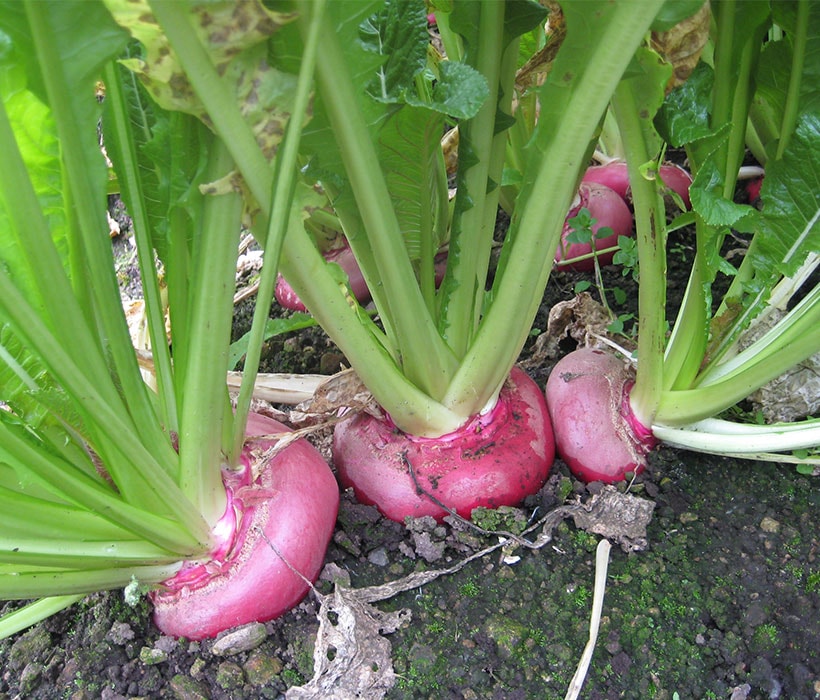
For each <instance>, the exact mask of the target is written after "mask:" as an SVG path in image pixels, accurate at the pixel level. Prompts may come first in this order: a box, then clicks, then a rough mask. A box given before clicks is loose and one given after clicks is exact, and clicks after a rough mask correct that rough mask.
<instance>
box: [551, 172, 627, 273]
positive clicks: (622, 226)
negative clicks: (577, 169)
mask: <svg viewBox="0 0 820 700" xmlns="http://www.w3.org/2000/svg"><path fill="white" fill-rule="evenodd" d="M581 209H587V210H588V211H589V213H590V215H591V216H592V218H593V219H594V220H595V223H594V224H592V227H591V230H592V232H593V233H594V234H596V238H595V239H594V245H595V249H596V250H605V249H606V248H612V247H614V246H617V245H618V237H619V236H629V235H631V233H632V212H631V211H629V207H628V206H627V205H626V203H625V202H624V200H623V199H622V198H621V197H620V196H619V195H618V193H617V192H615V191H614V190H612V189H610V188H609V187H606V186H605V185H599V184H597V183H594V182H582V183H581V185H580V187H579V188H578V201H577V202H576V203H575V204H574V206H573V207H572V209H570V211H569V213H568V214H567V218H566V220H565V222H564V230H563V232H562V233H561V244H560V245H559V246H558V250H556V251H555V263H556V265H557V266H558V267H559V268H569V269H571V270H576V271H579V272H588V271H590V270H593V269H594V268H595V262H594V260H593V258H592V257H589V258H586V259H584V260H577V261H574V262H569V261H570V260H573V259H574V258H577V257H580V256H582V255H588V254H590V253H592V246H593V243H592V242H587V243H574V242H570V241H568V237H569V236H570V235H571V234H572V233H573V230H574V229H573V226H572V224H571V223H570V220H571V219H572V218H574V217H576V216H578V214H579V212H580V211H581ZM603 227H608V228H610V229H612V233H611V234H610V235H607V236H604V237H602V238H598V237H597V233H598V231H599V230H600V229H601V228H603ZM614 255H615V251H614V250H612V251H609V252H606V253H601V254H600V255H598V256H597V258H598V264H599V265H609V264H610V263H611V262H612V258H613V257H614Z"/></svg>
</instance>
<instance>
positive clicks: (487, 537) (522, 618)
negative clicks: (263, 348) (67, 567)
mask: <svg viewBox="0 0 820 700" xmlns="http://www.w3.org/2000/svg"><path fill="white" fill-rule="evenodd" d="M118 245H119V246H120V247H119V248H118V250H119V252H120V254H121V256H126V257H127V252H128V251H127V248H124V247H122V245H123V244H121V243H120V244H118ZM670 251H671V252H670V264H671V266H672V269H673V270H674V269H675V265H673V264H672V263H673V262H674V260H675V259H676V256H678V257H681V258H682V259H685V258H686V257H687V254H688V252H690V251H691V246H690V244H689V242H688V240H687V238H686V235H685V234H679V235H678V236H677V237H676V238H675V239H674V240H672V242H671V245H670ZM678 267H679V269H681V270H685V263H684V264H683V265H681V266H678ZM127 279H128V275H127V274H124V275H123V281H124V282H125V281H127ZM582 279H586V278H585V277H583V276H582V275H579V274H576V273H555V274H553V276H552V278H551V281H550V285H549V287H548V289H547V292H546V294H545V297H544V304H543V306H542V310H541V312H540V313H539V316H538V318H537V319H536V323H535V328H536V329H539V330H540V329H543V328H544V327H545V324H546V314H547V313H548V311H549V309H550V308H551V306H552V305H553V304H554V303H555V302H556V301H557V300H560V299H568V298H570V297H571V296H572V293H573V287H574V285H575V284H576V283H577V282H578V281H579V280H582ZM606 280H607V285H608V286H611V287H615V286H620V287H622V288H624V289H625V291H626V292H627V294H626V300H625V301H624V303H623V304H618V305H617V311H618V312H619V313H626V314H628V313H633V314H634V313H636V309H635V308H634V300H635V294H634V289H633V288H631V287H630V281H629V278H628V277H622V276H621V274H620V271H618V270H613V271H611V272H609V273H608V274H607V277H606ZM684 283H685V280H684V279H683V278H680V277H676V276H675V275H672V277H670V285H669V286H670V299H671V302H670V303H672V304H674V303H675V302H676V300H679V299H680V295H681V294H682V291H683V285H684ZM246 317H247V309H246V308H245V307H239V308H238V310H237V318H236V324H235V329H234V332H235V334H236V335H237V336H238V335H240V334H241V333H242V332H244V330H245V329H246V326H245V325H244V324H245V323H246ZM534 335H535V334H534ZM535 348H536V343H535V342H534V339H533V342H530V343H529V344H528V346H527V348H526V349H525V351H524V353H523V355H522V360H526V359H528V358H531V357H532V353H533V352H534V350H535ZM266 357H267V362H266V364H265V366H264V370H265V371H286V372H291V371H298V372H306V371H310V372H316V371H320V370H322V371H324V372H325V373H332V372H334V371H336V369H338V366H339V363H340V361H341V360H342V359H343V358H342V357H341V355H340V354H339V353H338V352H337V351H336V349H335V348H334V347H333V346H332V344H330V343H329V341H327V339H326V338H325V337H324V335H323V334H322V333H321V332H320V331H317V330H309V331H303V332H300V333H299V334H296V335H292V336H289V337H287V338H284V339H280V340H277V339H274V340H272V341H271V342H270V344H269V347H268V353H267V355H266ZM549 365H550V363H549V362H545V363H541V364H538V365H535V366H532V365H531V366H529V367H528V371H529V372H530V373H531V375H532V376H533V377H534V378H535V379H536V381H537V382H539V383H540V384H541V385H542V386H543V384H544V382H545V379H546V376H547V374H548V371H549ZM321 437H322V436H317V437H316V439H317V441H319V442H320V443H321ZM325 437H326V436H325ZM618 490H619V491H620V492H626V491H628V492H629V494H631V495H634V496H636V497H639V498H640V499H645V500H646V501H649V502H651V504H653V505H654V508H653V510H652V518H651V521H650V522H649V524H648V528H647V531H646V537H645V543H643V545H644V546H643V547H641V546H640V543H638V546H637V547H635V546H634V544H635V543H634V542H633V546H632V547H630V546H629V541H626V542H625V548H624V547H617V546H613V548H612V550H611V553H610V562H609V571H608V577H607V580H606V594H605V598H604V603H603V614H602V618H601V625H600V632H599V636H598V639H597V644H596V647H595V651H594V654H593V657H592V661H591V664H590V666H589V670H588V673H587V676H586V680H585V683H584V686H583V690H582V693H581V697H584V698H589V699H591V700H598V699H604V698H606V699H609V698H635V699H638V698H640V699H644V698H659V699H666V700H672V698H676V697H677V698H681V699H687V698H721V699H726V700H729V699H730V698H731V700H742V699H743V698H753V699H755V700H764V699H770V698H771V699H775V698H789V699H793V700H803V699H806V700H808V699H811V698H815V699H816V698H820V624H819V623H818V620H820V534H818V533H820V490H818V488H817V481H816V478H812V477H807V476H803V475H800V474H799V473H797V472H796V470H795V468H794V467H793V466H790V465H782V464H772V463H758V462H744V461H737V460H732V459H724V458H718V457H712V456H708V455H700V454H695V453H688V452H683V451H678V450H675V449H671V448H668V447H661V448H659V449H657V450H655V452H653V454H652V455H651V461H650V466H649V468H648V470H647V471H646V472H645V473H644V474H642V475H640V476H638V477H637V478H636V479H634V481H632V482H631V483H629V484H626V483H623V484H620V485H619V486H618ZM601 492H602V489H601V485H600V484H590V485H584V484H582V483H580V482H578V481H576V480H574V479H573V478H572V476H571V475H570V473H569V471H568V469H567V468H566V466H565V465H564V464H563V463H562V462H561V461H560V460H557V461H556V463H555V466H554V468H553V472H552V475H551V477H550V479H549V481H548V482H547V484H546V485H545V487H544V488H543V489H542V490H541V491H540V492H539V493H538V494H536V495H534V496H532V497H530V498H529V499H528V500H527V501H526V502H525V503H524V504H523V505H522V507H521V508H519V509H506V510H505V511H503V512H501V513H500V514H498V515H497V516H494V517H485V518H484V519H483V520H482V521H481V522H482V525H483V527H484V531H483V532H482V531H479V530H475V529H471V528H469V527H466V526H465V525H464V524H463V523H460V522H457V521H453V520H450V521H448V522H445V523H443V524H440V525H437V524H435V523H431V522H428V521H416V522H411V523H409V524H407V525H405V524H399V523H394V522H390V521H386V520H384V519H382V518H381V517H380V515H379V514H378V512H377V511H376V510H375V509H374V508H372V507H369V506H363V505H360V504H357V503H356V502H355V500H354V499H353V497H352V496H351V495H350V494H349V493H345V494H343V498H342V504H341V510H340V513H339V518H338V523H337V529H336V532H335V535H334V538H333V541H332V542H331V545H330V548H329V550H328V553H327V562H328V567H327V569H326V575H324V576H323V577H322V579H320V581H319V582H318V583H317V595H313V594H310V595H309V596H308V597H307V598H306V599H305V600H304V601H303V602H302V603H301V604H300V605H298V606H297V607H296V608H295V609H294V610H292V611H291V612H289V613H287V614H286V615H284V616H283V617H281V618H280V619H278V620H275V621H272V622H269V623H266V624H264V625H255V626H251V627H250V628H246V629H244V630H240V631H239V633H238V634H239V638H238V639H237V636H236V634H233V633H232V634H230V635H228V636H227V637H226V638H223V639H220V640H216V641H207V642H200V643H191V642H188V641H185V640H174V639H171V638H168V637H164V636H162V635H161V634H160V633H159V631H158V630H157V629H156V628H155V627H154V626H153V624H152V622H151V618H150V609H149V604H148V603H147V602H146V601H144V600H143V602H141V603H140V604H138V605H137V606H136V607H129V605H127V604H126V603H125V602H124V598H123V595H122V592H116V591H115V592H110V593H101V594H97V595H93V596H89V597H88V598H87V599H85V600H84V601H83V602H81V603H79V604H77V605H75V606H73V607H72V608H69V609H68V610H66V611H64V612H62V613H60V614H57V615H55V616H53V617H52V618H50V619H48V620H46V621H44V622H42V623H41V624H38V625H36V626H35V627H33V628H31V629H29V630H27V631H25V632H23V633H20V634H18V635H15V636H13V637H11V638H9V639H5V640H2V641H0V668H1V669H2V670H0V700H11V699H12V698H48V699H51V698H71V699H72V700H86V699H91V698H103V699H105V700H117V699H120V698H176V699H179V700H186V699H202V698H212V699H213V700H221V699H227V698H230V699H231V700H241V699H243V698H281V697H283V696H284V694H285V692H286V691H287V690H288V689H289V688H294V687H295V686H300V685H303V684H305V683H307V682H308V681H309V680H310V679H311V677H312V676H313V668H314V666H313V650H314V644H315V641H316V639H317V632H318V630H319V621H318V619H317V615H318V613H319V612H320V607H319V596H323V597H324V599H325V600H326V601H327V600H329V599H330V596H329V595H328V594H330V593H331V592H332V590H333V584H332V580H333V579H336V580H338V579H339V577H341V578H343V579H344V578H349V585H350V586H352V587H353V588H354V589H359V588H364V587H368V586H374V585H377V584H383V583H389V582H396V581H405V585H404V586H399V587H400V588H407V589H408V590H404V591H403V592H400V593H397V594H396V595H392V596H390V597H388V598H387V599H385V600H380V601H379V602H372V600H373V599H371V601H370V602H371V603H372V605H370V606H369V607H367V611H369V612H370V613H372V614H373V616H374V618H375V619H376V620H377V622H378V621H381V622H378V624H376V625H375V627H376V628H378V627H382V628H383V629H389V627H390V625H388V624H386V623H385V622H384V620H393V621H394V622H396V624H397V625H398V629H396V630H395V631H394V632H392V633H390V634H384V635H383V636H382V635H377V634H376V632H375V631H374V630H371V634H370V636H369V637H368V636H366V635H364V632H365V631H366V630H365V629H363V624H362V625H360V627H361V628H362V629H360V631H361V632H362V633H363V637H362V639H361V640H360V641H361V642H362V644H363V645H364V644H365V643H368V644H372V646H363V648H365V649H373V650H375V651H373V654H374V656H373V657H369V656H367V654H365V656H366V661H367V663H368V665H367V667H366V668H365V671H366V672H367V673H370V674H371V675H372V676H374V677H376V679H377V681H379V679H380V682H382V683H383V684H384V685H386V686H390V685H391V682H392V687H391V688H390V689H389V690H387V692H386V695H385V697H387V698H392V699H403V698H407V699H410V698H419V699H421V698H432V699H436V700H438V699H445V698H453V699H457V698H458V699H463V700H476V699H479V698H481V699H499V700H500V699H510V700H513V699H518V698H520V699H522V700H523V699H525V698H547V699H552V698H561V697H564V695H565V693H566V691H567V688H568V686H569V684H570V681H571V679H572V676H573V674H574V673H575V670H576V666H577V664H578V661H579V659H580V657H581V653H582V651H583V648H584V645H585V644H586V642H587V638H588V636H589V615H590V609H591V604H592V593H593V588H594V579H595V551H596V546H597V544H598V542H599V540H600V539H601V536H600V535H597V534H594V533H592V532H590V531H587V530H585V529H583V528H581V527H578V526H576V524H575V521H574V519H573V518H570V517H567V518H563V519H561V518H558V519H557V525H556V526H555V528H554V530H551V531H550V530H547V531H546V532H545V531H544V526H542V527H540V528H537V529H536V530H534V531H532V532H530V533H528V535H527V537H528V538H530V539H531V540H532V539H534V538H536V537H538V535H539V534H543V535H544V536H543V537H542V543H543V546H540V547H539V548H536V549H528V548H526V547H517V548H516V547H512V546H509V542H508V546H507V547H504V548H503V549H498V548H497V547H496V548H495V549H494V550H493V551H491V552H489V553H486V554H485V555H483V556H479V557H476V558H475V559H474V560H472V561H471V562H470V563H468V564H466V565H465V566H463V568H460V570H458V571H456V572H455V573H447V574H443V575H440V576H438V577H436V578H434V579H433V580H430V581H429V582H425V583H419V584H418V585H415V584H414V581H415V580H416V579H411V580H410V581H409V582H407V581H406V579H405V577H408V576H410V575H414V574H419V573H420V572H430V571H432V570H448V569H451V568H456V567H457V565H458V564H459V563H460V562H463V561H464V560H465V559H467V558H468V557H470V556H471V555H474V554H475V553H477V552H480V551H482V550H484V549H485V548H488V547H492V546H494V545H497V544H498V543H499V536H498V535H497V534H485V533H486V531H487V530H491V529H493V530H498V531H505V532H506V531H510V530H515V531H517V532H520V531H521V529H522V528H524V527H526V525H527V524H528V523H532V522H537V521H538V520H539V518H541V517H542V516H544V515H545V514H547V513H550V512H551V511H552V510H553V509H555V508H557V507H559V506H567V505H569V506H573V504H578V503H591V502H592V501H593V500H594V499H595V497H596V495H599V494H600V493H601ZM574 507H576V508H577V505H576V506H574ZM550 534H551V538H550V537H549V535H550ZM626 550H629V551H626ZM422 580H424V579H422ZM14 605H16V604H7V605H6V606H5V607H2V606H0V612H2V611H3V610H10V609H11V608H12V607H13V606H14ZM400 611H405V612H403V613H401V614H400V615H393V616H391V615H390V613H398V612H400ZM327 619H329V620H330V623H331V624H332V625H333V624H335V625H337V626H338V627H341V619H342V618H341V616H338V615H335V614H334V615H330V616H329V617H328V618H327ZM360 622H361V619H360ZM374 637H375V639H374ZM385 641H386V642H387V643H389V647H387V646H386V645H385V644H384V642H385ZM385 649H386V650H387V651H386V652H385ZM342 651H343V648H342V644H340V643H338V644H337V645H336V647H334V648H333V649H331V650H329V653H326V654H325V656H326V657H327V659H328V660H332V657H333V655H334V653H336V654H337V655H339V657H341V655H342ZM378 653H382V654H383V653H387V656H384V657H380V656H377V655H376V654H378ZM391 660H392V667H393V671H394V673H395V677H393V678H392V681H391V680H390V674H389V671H390V668H389V667H390V662H391ZM359 671H361V668H360V669H359ZM347 680H350V679H349V678H348V679H347ZM377 685H378V682H377V683H375V685H374V686H373V689H372V690H371V691H369V692H364V693H362V694H361V695H358V696H356V695H354V694H353V693H352V691H339V692H338V694H337V695H336V696H335V697H338V698H342V699H344V698H353V697H362V698H370V697H373V698H377V697H382V695H381V693H380V692H379V691H378V690H376V689H375V687H376V686H377ZM291 694H293V696H295V690H292V691H291ZM303 697H304V696H303ZM314 697H331V696H330V695H329V694H320V695H315V696H314Z"/></svg>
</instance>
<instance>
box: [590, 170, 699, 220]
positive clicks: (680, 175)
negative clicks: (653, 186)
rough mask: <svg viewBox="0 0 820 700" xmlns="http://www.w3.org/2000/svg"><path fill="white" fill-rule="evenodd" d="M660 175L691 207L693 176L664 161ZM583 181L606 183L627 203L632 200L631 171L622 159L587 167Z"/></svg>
mask: <svg viewBox="0 0 820 700" xmlns="http://www.w3.org/2000/svg"><path fill="white" fill-rule="evenodd" d="M660 176H661V180H663V183H664V185H666V187H668V188H669V189H671V190H674V191H675V192H677V193H678V195H680V198H681V200H683V203H684V204H685V205H686V208H687V209H689V208H691V206H692V203H691V202H690V200H689V186H690V185H691V184H692V176H691V175H690V174H689V173H688V172H687V171H686V170H684V169H683V168H681V167H680V166H679V165H675V164H674V163H664V164H663V165H662V166H661V167H660ZM581 182H595V183H598V184H599V185H605V186H607V187H609V188H610V189H612V190H615V192H617V193H618V194H619V195H621V197H622V198H623V199H624V200H625V201H626V202H627V203H629V202H630V201H631V196H630V188H629V173H628V172H627V168H626V163H625V162H624V161H622V160H613V161H612V162H611V163H607V164H606V165H593V166H591V167H589V168H587V171H586V172H585V173H584V176H583V178H581Z"/></svg>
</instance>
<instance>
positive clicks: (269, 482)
mask: <svg viewBox="0 0 820 700" xmlns="http://www.w3.org/2000/svg"><path fill="white" fill-rule="evenodd" d="M288 431H289V429H288V428H287V427H285V426H284V425H282V424H281V423H278V422H276V421H274V420H272V419H270V418H267V417H265V416H261V415H258V414H253V413H252V414H250V416H249V417H248V426H247V431H246V435H247V436H248V437H249V438H251V439H250V440H249V441H248V442H246V444H245V449H244V450H243V454H242V463H241V465H240V468H239V469H238V470H227V469H226V470H225V471H224V472H223V482H224V484H225V489H226V492H227V495H228V507H227V509H226V512H225V515H224V516H223V518H222V519H221V520H220V521H219V523H217V525H216V526H215V527H214V529H213V532H214V540H215V548H214V551H213V552H212V554H211V557H210V558H209V559H207V560H203V561H192V562H186V563H185V564H184V565H183V567H182V569H181V570H180V571H179V572H178V573H177V574H176V576H174V577H173V578H171V579H168V580H166V581H164V582H163V583H162V585H161V587H160V588H159V589H157V590H155V591H153V592H152V593H151V594H150V598H151V601H152V602H153V604H154V622H155V623H156V625H157V627H159V629H160V630H161V631H162V632H163V633H164V634H167V635H169V636H173V637H185V638H187V639H196V640H198V639H206V638H209V637H215V636H216V635H217V634H219V633H220V632H222V631H223V630H226V629H229V628H231V627H236V626H238V625H244V624H247V623H249V622H265V621H267V620H272V619H273V618H275V617H278V616H279V615H281V614H282V613H284V612H286V611H287V610H289V609H290V608H292V607H293V606H294V605H296V604H297V603H298V602H299V601H300V600H302V598H303V597H304V596H305V594H306V593H307V591H308V588H309V587H310V582H312V581H315V580H316V578H317V577H318V575H319V572H320V571H321V569H322V566H323V564H324V557H325V550H326V549H327V545H328V542H329V541H330V537H331V535H332V534H333V529H334V526H335V524H336V513H337V510H338V507H339V488H338V485H337V483H336V479H335V477H334V476H333V473H332V472H331V471H330V467H328V465H327V463H326V462H325V461H324V459H323V458H322V456H321V455H320V454H319V452H318V451H317V450H316V449H315V448H314V447H313V446H312V445H310V444H309V443H308V442H307V441H305V440H304V439H300V440H296V441H294V442H292V443H290V444H289V445H288V446H287V447H285V448H284V449H282V450H280V451H279V452H276V453H275V454H274V455H273V456H272V457H271V454H270V453H271V448H273V447H274V446H275V444H276V443H275V441H272V440H270V439H265V438H264V437H259V436H265V435H272V434H274V433H283V432H288ZM254 437H256V438H257V439H253V438H254Z"/></svg>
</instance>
